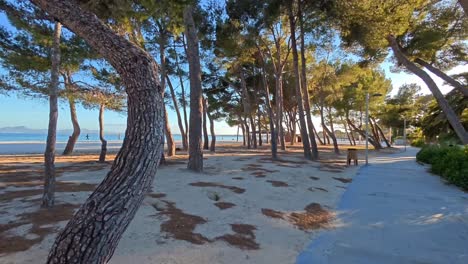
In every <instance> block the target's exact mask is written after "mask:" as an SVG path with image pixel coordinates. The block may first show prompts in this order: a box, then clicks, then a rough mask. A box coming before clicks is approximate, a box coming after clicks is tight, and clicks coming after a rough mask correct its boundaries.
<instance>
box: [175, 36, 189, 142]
mask: <svg viewBox="0 0 468 264" xmlns="http://www.w3.org/2000/svg"><path fill="white" fill-rule="evenodd" d="M183 43H184V49H185V42H184V41H183ZM174 50H176V46H175V42H174ZM185 51H186V52H185V53H187V50H186V49H185ZM175 61H176V67H177V76H179V82H180V89H181V98H182V111H183V112H184V124H185V131H187V134H188V132H189V127H188V121H187V100H185V85H184V80H183V78H182V70H181V69H180V64H179V56H178V54H176V56H175ZM186 136H187V135H186Z"/></svg>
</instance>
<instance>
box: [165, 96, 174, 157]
mask: <svg viewBox="0 0 468 264" xmlns="http://www.w3.org/2000/svg"><path fill="white" fill-rule="evenodd" d="M164 134H165V135H166V145H167V156H168V157H172V156H174V155H175V154H176V145H175V141H174V136H172V131H171V123H170V122H169V115H168V114H167V110H166V106H165V105H164Z"/></svg>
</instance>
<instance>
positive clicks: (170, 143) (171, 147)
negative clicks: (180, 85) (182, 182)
mask: <svg viewBox="0 0 468 264" xmlns="http://www.w3.org/2000/svg"><path fill="white" fill-rule="evenodd" d="M160 38H161V39H160V42H159V58H160V60H161V65H160V69H161V75H160V76H161V89H162V90H163V91H165V90H166V55H165V52H164V50H165V49H164V42H165V38H164V32H162V29H160ZM164 121H165V124H164V130H165V135H166V142H167V156H168V157H172V156H174V155H175V149H176V145H175V142H174V137H173V136H172V132H171V124H170V122H169V116H168V114H167V109H166V105H164ZM164 158H165V157H164Z"/></svg>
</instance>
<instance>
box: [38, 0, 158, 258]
mask: <svg viewBox="0 0 468 264" xmlns="http://www.w3.org/2000/svg"><path fill="white" fill-rule="evenodd" d="M31 1H32V2H33V3H34V4H36V5H37V6H39V7H40V8H41V9H42V10H44V11H46V12H47V13H48V14H49V15H50V16H52V17H54V18H55V19H56V20H58V21H60V22H61V23H63V24H64V25H65V26H66V27H67V28H69V29H70V30H71V31H73V32H75V33H76V34H77V35H79V36H80V37H82V38H83V39H84V40H86V41H87V42H88V44H89V45H90V46H91V47H92V48H94V49H95V50H96V51H97V52H99V53H100V54H101V55H102V56H103V57H104V58H105V59H107V60H108V62H109V63H110V64H111V65H112V66H113V67H114V68H115V69H116V71H117V72H118V73H119V75H120V77H121V79H122V82H123V85H124V86H125V87H126V92H127V94H128V104H127V105H128V118H127V130H126V132H125V138H124V141H123V144H122V148H121V150H120V151H119V153H118V154H117V156H116V158H115V161H114V164H113V165H112V167H111V170H110V172H109V173H108V174H107V176H106V177H105V178H104V180H103V181H102V182H101V183H100V184H99V185H98V186H97V188H96V190H95V191H94V192H93V193H92V194H91V196H90V197H89V198H88V199H87V200H86V201H85V202H84V203H83V205H82V206H81V207H80V209H79V210H78V211H77V212H76V213H75V215H74V216H73V217H72V219H71V220H70V221H69V222H68V224H67V225H66V227H65V229H64V230H63V231H62V232H61V233H60V234H59V235H58V236H57V237H56V240H55V242H54V245H53V247H52V249H51V251H50V253H49V257H48V260H47V263H87V264H96V263H107V262H108V261H109V260H110V258H111V257H112V255H113V253H114V250H115V249H116V247H117V245H118V242H119V240H120V238H121V237H122V234H123V233H124V231H125V229H126V228H127V226H128V224H129V223H130V221H131V220H132V219H133V217H134V216H135V213H136V211H137V210H138V208H139V206H140V205H141V203H142V201H143V198H144V197H145V195H146V192H147V191H148V190H149V189H150V187H151V185H152V182H153V179H154V175H155V174H156V170H157V166H158V163H159V159H160V157H161V152H162V144H161V143H162V139H163V136H164V131H163V129H164V115H163V104H164V102H163V90H162V89H161V86H160V83H159V76H158V66H157V64H156V62H155V61H154V60H153V58H152V56H151V55H149V54H147V53H146V52H145V51H143V50H142V49H140V48H139V47H137V46H136V45H134V44H132V43H131V42H129V41H128V40H127V39H125V38H124V37H121V36H119V35H117V34H116V33H115V32H113V31H112V30H111V29H110V28H109V27H107V26H106V25H104V24H103V23H102V22H101V21H100V20H99V19H98V18H97V16H96V15H95V14H93V13H91V12H88V11H85V10H84V9H82V8H81V7H79V6H78V5H77V4H76V2H75V1H69V0H68V1H66V0H31Z"/></svg>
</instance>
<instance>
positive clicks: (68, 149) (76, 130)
mask: <svg viewBox="0 0 468 264" xmlns="http://www.w3.org/2000/svg"><path fill="white" fill-rule="evenodd" d="M68 104H69V106H70V118H71V121H72V124H73V132H72V135H71V136H69V137H68V141H67V145H66V146H65V149H64V150H63V153H62V154H63V155H70V154H72V153H73V149H74V148H75V144H76V141H78V138H79V137H80V132H81V129H80V124H79V123H78V117H77V116H76V106H75V99H73V98H71V97H70V98H68Z"/></svg>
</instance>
